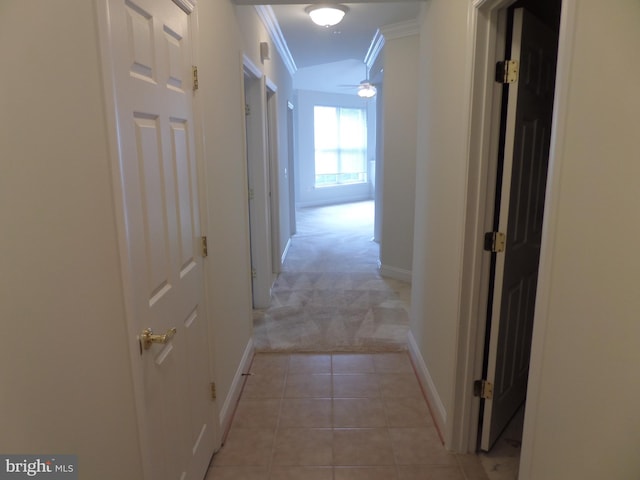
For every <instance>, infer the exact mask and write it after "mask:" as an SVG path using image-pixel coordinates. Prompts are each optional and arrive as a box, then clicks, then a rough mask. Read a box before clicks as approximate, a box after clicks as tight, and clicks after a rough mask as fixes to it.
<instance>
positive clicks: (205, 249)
mask: <svg viewBox="0 0 640 480" xmlns="http://www.w3.org/2000/svg"><path fill="white" fill-rule="evenodd" d="M200 253H201V254H202V257H203V258H207V255H209V246H208V245H207V237H206V236H202V237H200Z"/></svg>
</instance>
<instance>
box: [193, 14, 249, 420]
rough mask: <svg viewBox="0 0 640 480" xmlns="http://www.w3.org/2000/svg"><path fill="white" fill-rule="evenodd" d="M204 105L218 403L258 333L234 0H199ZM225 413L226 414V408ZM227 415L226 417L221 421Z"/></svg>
mask: <svg viewBox="0 0 640 480" xmlns="http://www.w3.org/2000/svg"><path fill="white" fill-rule="evenodd" d="M198 10H199V26H200V29H199V31H200V36H199V37H200V38H199V42H198V47H199V55H198V62H199V65H198V71H199V81H200V89H199V92H198V95H199V107H200V108H201V111H202V117H203V118H202V120H203V134H204V143H205V146H204V147H205V151H204V163H205V182H206V186H207V188H206V191H207V205H206V212H207V218H206V233H207V235H208V247H209V257H208V258H207V260H206V262H207V268H206V272H207V297H208V300H209V306H210V308H209V316H210V319H211V325H212V327H211V329H210V330H211V341H212V346H213V351H214V359H213V371H214V380H215V381H216V386H217V393H218V399H219V400H218V402H217V406H218V409H222V407H223V406H224V402H225V400H227V399H228V397H229V396H230V395H231V396H232V395H233V394H234V391H232V387H233V386H234V384H233V382H234V380H235V375H236V373H237V369H238V366H239V365H240V363H241V360H242V356H243V353H244V351H245V349H246V348H247V345H248V344H249V342H250V340H251V335H252V331H253V321H252V311H251V281H250V279H251V273H250V272H251V266H250V262H249V261H250V257H249V237H248V222H249V220H248V206H247V198H248V197H247V173H246V160H245V155H244V148H245V146H244V135H243V129H244V121H245V118H244V104H243V96H244V93H243V90H242V54H241V51H242V41H241V37H240V31H239V27H238V22H237V20H236V16H235V8H234V7H233V6H232V5H230V3H229V2H199V3H198ZM221 413H223V414H224V413H225V412H221ZM221 420H225V419H221Z"/></svg>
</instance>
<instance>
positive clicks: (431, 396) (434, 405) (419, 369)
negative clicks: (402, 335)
mask: <svg viewBox="0 0 640 480" xmlns="http://www.w3.org/2000/svg"><path fill="white" fill-rule="evenodd" d="M407 340H408V343H409V355H411V360H412V361H413V365H414V366H415V368H416V373H417V374H418V380H419V381H420V384H421V385H422V389H423V390H424V392H425V394H426V395H427V401H428V402H429V406H430V407H431V413H432V415H433V417H434V418H433V420H434V421H435V422H436V425H437V426H438V429H439V430H440V432H441V433H443V434H444V432H446V425H447V410H446V409H445V407H444V404H443V403H442V399H441V398H440V395H439V394H438V390H437V388H436V385H435V383H434V382H433V378H431V374H430V373H429V368H428V367H427V364H426V363H425V361H424V358H423V357H422V353H420V348H418V344H417V343H416V339H415V337H414V336H413V333H412V332H411V331H410V332H409V334H408V338H407Z"/></svg>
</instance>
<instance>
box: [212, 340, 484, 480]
mask: <svg viewBox="0 0 640 480" xmlns="http://www.w3.org/2000/svg"><path fill="white" fill-rule="evenodd" d="M487 478H488V477H487V476H486V474H485V473H484V470H483V468H482V466H481V464H480V459H479V457H477V456H475V455H453V454H450V453H447V452H446V450H445V449H444V447H443V446H442V442H441V441H440V438H439V436H438V433H437V430H436V428H435V426H434V424H433V421H432V419H431V415H430V413H429V410H428V408H427V404H426V402H425V401H424V397H423V393H422V391H421V389H420V387H419V384H418V382H417V379H416V376H415V373H414V371H413V367H412V365H411V362H410V361H409V357H408V354H407V353H405V352H401V353H377V354H347V353H334V354H278V353H258V354H256V356H255V358H254V360H253V364H252V366H251V369H250V374H249V375H248V376H247V382H246V385H245V387H244V390H243V393H242V396H241V399H240V402H239V404H238V408H237V410H236V413H235V416H234V420H233V423H232V426H231V429H230V432H229V434H228V436H227V439H226V441H225V443H224V445H223V448H222V449H221V450H220V451H219V452H218V453H217V454H216V455H215V456H214V458H213V461H212V464H211V467H210V469H209V472H208V475H207V477H206V479H205V480H486V479H487Z"/></svg>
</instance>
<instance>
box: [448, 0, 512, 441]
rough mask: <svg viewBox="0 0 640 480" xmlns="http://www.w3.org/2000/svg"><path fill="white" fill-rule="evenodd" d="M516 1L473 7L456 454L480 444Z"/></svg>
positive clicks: (478, 0) (482, 0)
mask: <svg viewBox="0 0 640 480" xmlns="http://www.w3.org/2000/svg"><path fill="white" fill-rule="evenodd" d="M514 1H515V0H474V1H473V2H471V4H470V5H469V15H468V18H469V29H470V35H469V42H471V45H470V47H469V51H470V52H471V58H470V62H469V63H470V65H469V69H470V71H469V72H468V78H469V84H470V86H471V92H470V97H469V112H470V125H469V143H468V146H467V148H468V155H469V161H468V166H469V170H468V173H467V178H468V184H467V199H466V219H465V236H464V245H463V263H462V274H461V278H462V284H461V296H460V319H459V322H460V323H459V335H458V346H457V352H456V357H457V362H456V381H455V387H454V388H455V395H454V407H453V408H454V410H453V415H452V421H451V425H450V426H449V428H448V431H447V432H446V438H447V439H448V440H449V441H448V448H449V449H451V450H453V451H456V452H475V450H476V447H477V445H476V439H477V433H478V420H479V415H480V400H479V399H478V398H476V397H474V395H473V382H474V380H477V379H479V378H481V375H482V364H483V359H484V339H485V330H486V313H487V302H488V293H489V282H490V266H491V258H490V255H489V254H488V253H486V252H484V251H483V250H484V249H483V247H484V245H483V240H484V233H485V232H488V231H491V230H492V228H493V216H494V201H495V193H496V172H497V160H498V147H499V132H500V118H501V111H500V108H501V95H502V85H500V84H497V83H496V82H495V81H494V76H495V74H494V71H495V70H494V69H495V64H496V61H498V60H502V59H503V58H501V57H503V56H504V49H505V35H506V8H507V7H508V6H509V5H511V4H512V3H514Z"/></svg>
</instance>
